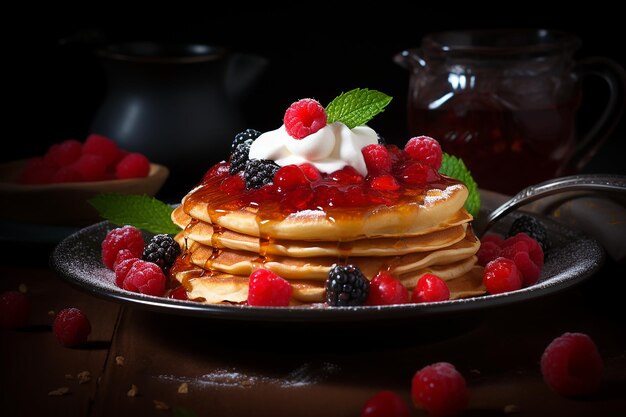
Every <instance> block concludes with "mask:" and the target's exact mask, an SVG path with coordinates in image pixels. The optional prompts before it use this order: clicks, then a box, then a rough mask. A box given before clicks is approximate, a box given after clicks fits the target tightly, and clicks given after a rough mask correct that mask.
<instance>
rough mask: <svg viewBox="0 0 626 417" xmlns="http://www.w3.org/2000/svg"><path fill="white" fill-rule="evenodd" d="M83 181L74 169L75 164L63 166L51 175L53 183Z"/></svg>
mask: <svg viewBox="0 0 626 417" xmlns="http://www.w3.org/2000/svg"><path fill="white" fill-rule="evenodd" d="M80 181H82V177H81V175H80V174H79V173H78V171H76V169H74V167H73V166H71V165H70V166H62V167H60V168H59V169H58V170H57V171H56V172H55V173H54V174H52V176H51V177H50V182H51V183H53V184H58V183H64V182H80Z"/></svg>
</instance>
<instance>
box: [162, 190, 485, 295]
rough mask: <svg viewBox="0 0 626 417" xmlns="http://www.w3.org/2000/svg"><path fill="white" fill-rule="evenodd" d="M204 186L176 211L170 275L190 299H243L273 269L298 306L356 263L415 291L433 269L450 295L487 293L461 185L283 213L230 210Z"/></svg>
mask: <svg viewBox="0 0 626 417" xmlns="http://www.w3.org/2000/svg"><path fill="white" fill-rule="evenodd" d="M206 186H207V185H206V184H202V185H200V186H198V187H196V188H195V189H194V190H192V191H191V192H189V193H188V194H187V195H186V196H185V197H184V198H183V201H182V204H181V205H180V206H178V207H177V208H176V209H175V210H174V211H173V213H172V220H173V221H174V223H176V224H177V225H178V226H180V227H181V228H182V231H181V232H180V233H179V234H178V235H177V236H176V240H177V242H178V243H179V244H180V246H181V248H182V250H183V255H182V256H181V257H180V258H179V260H178V261H177V263H176V265H175V266H174V268H173V269H172V277H173V278H174V279H176V280H177V281H178V282H180V283H181V284H182V285H184V286H185V288H186V290H187V293H188V297H189V299H193V300H197V301H203V302H206V303H243V302H245V301H246V299H247V294H248V277H249V275H250V273H251V272H252V271H254V270H255V269H258V268H266V269H269V270H271V271H273V272H275V273H276V274H278V275H279V276H281V277H283V278H285V279H286V280H288V281H289V282H290V283H291V285H292V289H293V292H292V300H291V304H292V305H299V304H309V303H322V302H324V300H325V284H326V279H327V278H328V272H329V270H330V269H331V267H332V266H333V265H334V264H353V265H356V266H357V267H359V269H360V270H361V271H362V272H363V274H364V275H365V276H366V277H367V278H368V279H372V278H373V277H374V276H375V275H376V274H377V273H378V272H380V271H384V272H387V273H389V274H391V275H392V276H394V277H396V278H397V279H398V280H400V282H402V284H403V285H405V286H406V287H407V288H408V289H409V290H412V289H413V288H415V285H416V283H417V281H418V279H419V278H420V277H421V276H422V275H424V274H426V273H432V274H435V275H437V276H439V277H440V278H442V279H444V280H445V281H446V282H447V283H448V286H449V288H450V294H451V295H450V297H451V299H456V298H463V297H470V296H474V295H479V294H483V293H484V287H483V285H482V268H481V267H479V266H477V264H476V252H477V251H478V248H479V246H480V242H479V240H478V239H477V238H476V237H475V236H474V234H473V232H472V228H471V225H470V222H471V220H472V217H471V215H470V214H469V213H468V212H467V211H466V210H465V209H464V208H463V205H464V203H465V200H466V198H467V195H468V192H467V188H466V187H465V186H464V185H463V184H460V183H458V182H451V183H449V184H446V185H445V186H444V187H440V188H434V189H429V190H427V191H425V194H424V195H423V198H420V199H416V201H414V202H410V203H407V202H403V203H402V204H397V205H390V206H387V205H381V206H376V207H374V208H368V209H367V210H350V209H339V208H337V209H334V210H332V211H331V210H326V211H324V210H301V211H295V212H293V213H281V214H278V215H277V214H276V213H275V211H271V213H270V212H268V211H267V210H265V211H264V210H263V209H260V208H259V207H258V206H256V205H248V206H245V207H243V208H235V209H232V210H231V209H227V208H222V207H219V202H216V201H215V199H212V198H206V195H203V187H206Z"/></svg>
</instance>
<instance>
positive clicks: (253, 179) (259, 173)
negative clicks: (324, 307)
mask: <svg viewBox="0 0 626 417" xmlns="http://www.w3.org/2000/svg"><path fill="white" fill-rule="evenodd" d="M279 168H280V166H278V164H277V163H276V162H274V161H271V160H269V159H248V161H247V162H246V169H245V171H244V172H243V178H244V179H245V180H246V189H248V190H249V189H251V188H261V187H263V186H264V185H267V184H271V183H272V182H273V181H274V175H275V174H276V171H278V169H279Z"/></svg>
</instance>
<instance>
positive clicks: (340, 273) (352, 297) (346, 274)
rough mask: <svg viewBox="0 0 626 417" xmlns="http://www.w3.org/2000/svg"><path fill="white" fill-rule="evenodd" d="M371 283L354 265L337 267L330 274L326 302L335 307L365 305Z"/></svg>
mask: <svg viewBox="0 0 626 417" xmlns="http://www.w3.org/2000/svg"><path fill="white" fill-rule="evenodd" d="M369 290H370V282H369V280H368V279H367V278H365V276H364V275H363V273H362V272H361V270H360V269H359V268H358V267H356V266H354V265H335V266H333V267H332V268H331V270H330V271H329V272H328V280H327V281H326V302H327V303H328V305H329V306H333V307H347V306H359V305H363V304H365V301H367V296H368V294H369Z"/></svg>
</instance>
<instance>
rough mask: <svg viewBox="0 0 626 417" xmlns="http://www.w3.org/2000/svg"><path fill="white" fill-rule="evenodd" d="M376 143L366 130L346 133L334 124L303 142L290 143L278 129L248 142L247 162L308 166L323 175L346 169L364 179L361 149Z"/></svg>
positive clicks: (346, 130) (345, 129)
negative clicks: (256, 160) (268, 160)
mask: <svg viewBox="0 0 626 417" xmlns="http://www.w3.org/2000/svg"><path fill="white" fill-rule="evenodd" d="M377 143H378V135H377V134H376V132H375V131H374V129H372V128H370V127H368V126H357V127H355V128H352V129H350V128H349V127H348V126H346V125H345V124H343V123H341V122H335V123H331V124H328V125H326V126H324V127H323V128H321V129H320V130H318V131H317V132H315V133H312V134H310V135H308V136H306V137H305V138H302V139H294V138H293V137H291V136H290V135H289V134H288V133H287V130H286V129H285V125H282V126H281V127H279V128H278V129H276V130H271V131H269V132H265V133H263V134H261V135H260V136H259V137H258V138H257V139H256V140H255V141H254V142H252V145H251V146H250V153H249V158H250V159H270V160H272V161H274V162H276V163H277V164H278V165H280V166H285V165H291V164H295V165H300V164H303V163H306V162H308V163H310V164H313V165H314V166H315V168H317V169H318V170H319V171H320V172H323V173H326V174H330V173H331V172H333V171H336V170H338V169H341V168H344V167H345V166H348V165H349V166H351V167H353V168H354V169H356V170H357V171H358V172H359V173H360V174H361V175H363V176H366V175H367V167H366V166H365V160H364V159H363V154H362V153H361V149H363V148H364V147H365V146H367V145H371V144H377Z"/></svg>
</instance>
